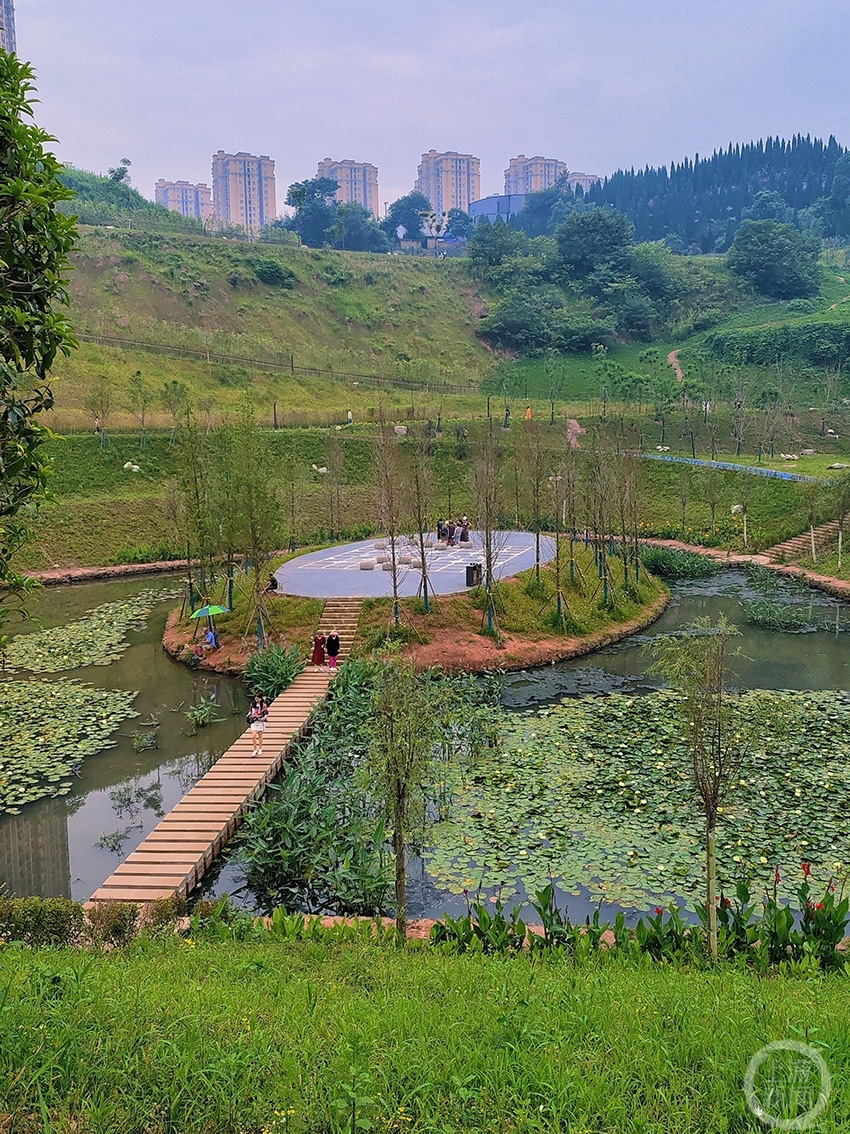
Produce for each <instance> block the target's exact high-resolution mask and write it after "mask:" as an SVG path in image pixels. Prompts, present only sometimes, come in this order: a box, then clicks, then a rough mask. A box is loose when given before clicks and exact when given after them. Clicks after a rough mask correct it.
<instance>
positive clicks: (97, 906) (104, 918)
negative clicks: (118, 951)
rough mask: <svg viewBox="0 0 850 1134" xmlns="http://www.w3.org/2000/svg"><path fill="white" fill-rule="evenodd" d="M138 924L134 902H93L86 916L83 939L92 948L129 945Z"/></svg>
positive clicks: (137, 912) (137, 913)
mask: <svg viewBox="0 0 850 1134" xmlns="http://www.w3.org/2000/svg"><path fill="white" fill-rule="evenodd" d="M138 925H139V907H138V906H137V905H136V903H135V902H95V903H94V905H92V906H91V907H90V908H89V909H88V911H87V916H86V928H85V940H86V943H87V944H88V945H90V946H92V948H94V949H107V948H121V947H122V946H123V945H129V944H130V942H131V941H132V940H133V939H134V938H135V936H136V930H137V929H138Z"/></svg>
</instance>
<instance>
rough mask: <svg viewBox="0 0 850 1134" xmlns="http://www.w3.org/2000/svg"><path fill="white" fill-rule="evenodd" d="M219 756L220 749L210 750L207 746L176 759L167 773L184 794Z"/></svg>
mask: <svg viewBox="0 0 850 1134" xmlns="http://www.w3.org/2000/svg"><path fill="white" fill-rule="evenodd" d="M219 756H221V752H220V751H216V752H211V751H210V750H209V749H208V748H205V749H204V751H203V752H193V753H192V754H191V755H190V756H183V757H182V758H181V759H180V760H176V761H175V762H174V764H173V766H172V767H170V769H169V772H168V775H169V776H171V777H173V778H174V779H175V780H177V782H178V784H179V785H180V790H181V792H182V793H183V794H184V795H185V794H186V792H187V791H188V790H189V789H190V788H192V787H194V786H195V784H196V783H197V782H198V780H199V779H200V778H201V777H202V776H205V775H206V774H207V772H208V771H209V770H210V768H211V767H212V766H213V764H214V763H215V762H216V760H217V759H218V758H219Z"/></svg>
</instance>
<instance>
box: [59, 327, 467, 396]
mask: <svg viewBox="0 0 850 1134" xmlns="http://www.w3.org/2000/svg"><path fill="white" fill-rule="evenodd" d="M77 338H78V339H79V340H80V341H81V342H84V343H92V344H94V345H95V346H106V347H114V348H117V349H118V350H136V351H142V352H143V353H145V354H158V355H163V356H165V357H166V358H176V359H179V360H181V361H187V362H206V363H208V364H209V365H211V366H242V367H245V368H246V369H247V370H263V371H267V372H272V373H275V374H291V375H292V376H293V377H295V376H299V377H300V376H305V377H311V378H326V379H329V380H330V381H335V382H343V383H346V384H350V385H361V386H370V387H375V388H376V389H387V390H389V389H394V390H413V391H416V390H419V391H422V392H423V393H428V394H480V393H481V391H480V390H479V388H478V386H477V385H476V384H475V383H474V382H463V383H458V382H441V381H433V380H428V379H416V378H401V377H397V376H390V375H381V374H357V373H354V372H352V371H347V370H327V369H326V370H322V369H320V368H319V367H316V366H298V365H296V362H295V355H294V354H290V355H276V356H274V357H266V358H243V357H242V356H240V355H235V354H220V353H218V352H217V351H212V350H195V349H193V348H191V347H181V346H173V345H171V344H170V343H144V342H138V341H136V340H135V339H119V338H113V337H112V336H110V335H93V334H88V333H85V332H78V333H77Z"/></svg>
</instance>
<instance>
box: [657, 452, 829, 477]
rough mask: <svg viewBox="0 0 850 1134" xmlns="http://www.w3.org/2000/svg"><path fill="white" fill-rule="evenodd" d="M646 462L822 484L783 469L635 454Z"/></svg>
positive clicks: (660, 454) (662, 454) (662, 455)
mask: <svg viewBox="0 0 850 1134" xmlns="http://www.w3.org/2000/svg"><path fill="white" fill-rule="evenodd" d="M636 455H637V456H638V457H642V458H643V459H644V460H647V461H669V462H670V463H672V464H674V465H696V466H697V467H698V468H703V469H723V471H724V472H742V473H749V474H750V475H751V476H767V477H772V478H773V480H797V481H802V483H803V484H822V483H823V477H819V476H803V474H802V473H792V472H785V470H784V469H765V468H762V467H761V466H760V465H736V464H733V463H732V462H731V461H701V460H700V459H699V458H698V457H697V458H693V457H671V456H668V455H667V454H666V453H637V454H636Z"/></svg>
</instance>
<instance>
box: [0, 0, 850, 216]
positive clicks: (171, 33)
mask: <svg viewBox="0 0 850 1134" xmlns="http://www.w3.org/2000/svg"><path fill="white" fill-rule="evenodd" d="M15 7H16V24H17V39H18V53H19V55H21V56H22V57H24V58H26V59H28V60H30V61H31V62H32V63H33V65H34V66H35V68H36V72H37V76H38V92H39V98H40V101H41V106H40V107H39V108H38V110H37V120H38V122H39V124H40V125H42V126H44V127H45V128H46V129H47V130H49V131H50V132H51V133H52V134H54V135H55V136H56V137H57V139H58V140H59V143H58V145H57V147H56V152H57V153H58V155H59V157H60V158H61V159H62V160H63V161H66V162H70V163H72V164H74V165H76V166H78V167H79V168H82V169H90V170H94V171H95V172H106V170H107V168H108V167H109V166H114V165H115V164H116V163H117V161H118V160H119V159H120V158H122V157H128V158H130V159H131V161H132V163H133V164H132V170H131V176H132V182H133V184H134V185H135V186H136V187H137V188H138V189H139V190H140V191H141V192H142V193H143V194H144V195H145V196H148V197H152V196H153V187H154V182H155V181H156V180H157V178H159V177H164V178H166V179H168V180H179V179H185V180H189V181H203V182H206V183H208V184H209V183H210V157H211V155H212V154H213V152H214V151H215V150H218V149H224V150H228V151H230V152H235V151H237V150H247V151H248V152H250V153H255V154H268V155H269V156H271V157H272V158H274V160H275V162H276V179H277V195H278V205H279V206H282V205H283V201H284V198H285V195H286V187H287V186H288V185H289V184H291V183H292V182H293V181H300V180H304V179H306V178H308V177H314V176H315V175H316V165H317V163H318V162H319V161H320V160H321V159H322V158H325V157H331V158H334V159H335V160H339V159H343V158H353V159H354V160H357V161H370V162H373V163H374V164H375V165H377V166H378V170H379V184H380V195H381V201H382V207H383V202H385V201H393V200H395V199H396V198H397V197H399V196H401V195H402V194H403V193H407V192H409V191H410V189H411V188H412V187H413V183H414V181H415V178H416V167H417V165H418V163H419V160H420V155H421V154H422V153H423V152H424V151H426V150H429V149H431V148H434V149H437V150H441V151H442V150H458V151H460V152H461V153H473V154H475V155H477V156H478V157H480V159H481V188H482V195H487V194H489V193H498V192H502V191H503V187H504V169H505V167H506V166H507V163H508V159H509V158H511V157H514V156H516V155H517V154H520V153H525V154H526V155H528V156H533V155H536V154H540V155H542V156H544V157H553V158H559V159H560V160H562V161H564V162H566V164H567V166H568V168H569V169H570V170H572V171H576V170H580V171H582V172H588V173H597V174H600V175H604V174H606V173H611V172H613V170H615V169H617V168H619V167H626V168H628V167H630V166H633V165H634V166H643V165H662V164H669V163H670V162H671V161H680V160H681V159H682V158H683V157H684V156H686V155H687V156H691V157H692V156H693V155H694V153H700V154H704V155H705V154H710V153H711V152H712V150H714V149H715V148H719V147H721V146H725V145H727V144H728V143H729V142H730V141H731V142H747V141H750V140H752V139H756V138H759V137H766V136H767V135H769V134H772V135H781V136H785V137H788V136H790V135H791V134H794V133H798V132H799V133H803V134H807V133H810V134H812V135H817V136H822V137H828V136H829V134H831V133H832V134H835V135H836V137H837V138H838V141H839V142H841V143H843V144H844V145H850V114H848V111H850V84H848V83H847V66H848V64H847V53H848V47H849V46H850V4H848V3H847V0H583V2H581V3H579V2H576V0H464V2H463V3H461V2H458V0H443V2H442V3H435V2H432V0H171V2H170V3H162V2H159V3H149V2H148V3H141V2H137V0H16V4H15Z"/></svg>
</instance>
